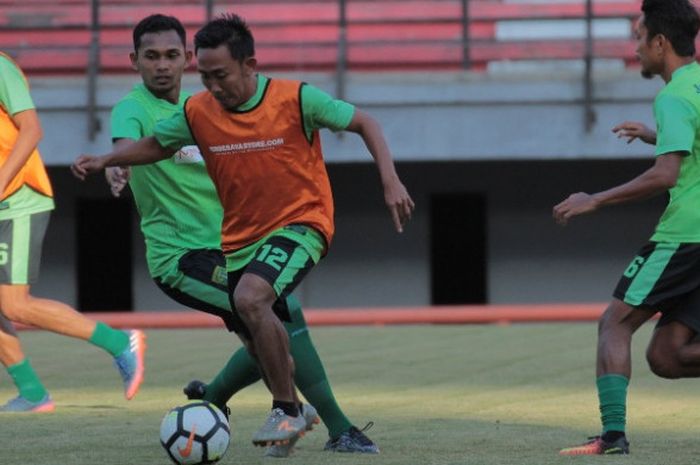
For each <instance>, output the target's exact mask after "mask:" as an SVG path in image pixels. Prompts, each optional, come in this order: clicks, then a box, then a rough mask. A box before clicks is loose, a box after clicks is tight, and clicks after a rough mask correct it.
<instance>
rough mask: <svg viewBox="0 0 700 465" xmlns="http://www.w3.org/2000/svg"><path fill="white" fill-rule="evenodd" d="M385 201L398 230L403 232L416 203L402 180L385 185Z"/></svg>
mask: <svg viewBox="0 0 700 465" xmlns="http://www.w3.org/2000/svg"><path fill="white" fill-rule="evenodd" d="M384 202H386V206H387V208H388V209H389V212H390V213H391V219H392V220H393V221H394V227H395V228H396V231H397V232H399V233H402V232H403V226H404V224H406V223H407V222H408V220H410V219H411V215H412V214H413V210H414V209H415V207H416V204H415V203H413V199H411V196H410V195H408V191H407V190H406V188H405V187H404V185H403V184H402V183H401V181H399V180H398V179H395V180H393V181H391V182H390V183H387V184H385V185H384Z"/></svg>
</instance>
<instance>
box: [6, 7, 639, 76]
mask: <svg viewBox="0 0 700 465" xmlns="http://www.w3.org/2000/svg"><path fill="white" fill-rule="evenodd" d="M639 3H640V2H639V0H595V1H594V4H593V12H594V16H595V18H596V19H595V21H596V22H602V23H601V26H603V27H604V26H605V24H606V22H607V24H608V25H610V24H612V23H614V24H613V29H614V32H613V33H609V32H608V33H605V32H604V31H603V33H600V34H599V33H598V32H597V29H598V28H597V26H598V24H597V23H596V24H594V37H595V38H596V40H595V41H594V56H595V57H597V58H610V59H617V60H621V61H622V62H624V63H625V64H627V65H629V64H631V63H633V62H634V43H633V40H632V37H631V35H632V34H631V31H632V24H633V23H632V20H633V18H634V17H636V16H637V15H638V11H639ZM231 10H232V11H235V12H236V13H238V14H240V15H241V16H243V17H244V18H246V20H247V21H248V22H249V23H250V24H251V26H252V27H253V29H254V32H255V35H256V39H257V49H258V57H259V60H260V62H261V63H262V65H263V68H264V69H265V70H290V71H307V70H309V71H310V70H334V69H336V66H337V63H338V60H339V46H338V43H339V37H340V33H341V28H340V27H339V17H340V14H339V6H338V1H337V0H313V1H309V0H258V1H255V2H253V1H251V0H247V1H241V2H236V4H235V7H233V8H231V7H229V6H227V5H224V4H223V3H222V2H219V3H217V4H216V5H215V8H214V13H215V14H217V13H221V12H225V11H231ZM462 11H463V10H462V2H461V0H431V1H401V0H373V1H369V0H348V1H347V21H348V26H347V28H346V34H347V69H350V70H373V69H375V70H376V69H379V70H389V69H408V70H426V69H462V68H465V67H468V68H470V69H473V70H482V69H485V68H486V67H487V66H488V64H489V63H492V62H496V61H517V60H567V59H569V60H570V59H581V58H582V57H583V56H584V53H585V44H584V40H583V39H584V35H583V30H584V23H583V18H585V2H584V1H583V0H581V1H580V2H575V3H572V2H564V3H562V2H551V3H541V0H540V1H537V0H533V1H532V2H527V1H525V2H517V3H508V2H506V1H495V0H470V1H469V2H468V19H469V28H468V38H469V40H468V41H467V42H466V44H467V49H466V51H467V53H466V54H465V47H464V45H463V44H464V41H463V31H462V24H463V22H462ZM156 12H161V13H165V14H172V15H175V16H177V17H178V18H180V19H181V20H182V21H183V22H184V23H185V25H186V27H187V29H188V33H189V34H190V37H191V36H192V34H193V33H194V32H195V31H196V30H197V29H198V28H199V27H200V26H201V25H202V24H203V22H204V21H205V17H206V9H205V7H204V2H200V1H194V0H167V1H164V0H149V1H144V0H119V1H117V0H102V1H101V3H100V8H99V18H100V34H99V41H100V69H101V71H102V72H103V73H105V72H106V73H124V72H129V71H130V67H129V62H128V59H127V58H126V54H127V53H128V51H129V50H130V43H131V36H130V28H131V27H132V26H133V25H134V24H135V23H136V22H138V20H140V19H141V18H143V17H144V16H146V15H148V14H152V13H156ZM90 22H91V10H90V2H89V1H87V0H25V1H22V2H17V1H14V0H0V49H2V50H4V51H6V52H8V53H10V54H11V55H12V56H14V57H15V58H16V59H17V61H18V62H19V63H20V65H21V66H22V67H23V68H24V69H25V70H26V71H27V72H28V73H29V74H83V73H85V70H86V67H87V65H88V50H89V46H90V39H91V36H92V35H91V30H90V28H91V24H90ZM611 22H612V23H611ZM518 27H520V28H521V29H523V28H524V29H526V30H528V31H530V32H529V33H528V34H525V35H523V34H522V33H521V34H520V35H519V34H518V32H517V28H518ZM552 27H553V28H554V29H553V32H548V31H549V29H552ZM608 29H609V28H608ZM514 30H515V32H513V31H514ZM557 30H558V31H559V32H557ZM532 31H535V33H534V34H532ZM465 56H466V57H468V63H467V62H465Z"/></svg>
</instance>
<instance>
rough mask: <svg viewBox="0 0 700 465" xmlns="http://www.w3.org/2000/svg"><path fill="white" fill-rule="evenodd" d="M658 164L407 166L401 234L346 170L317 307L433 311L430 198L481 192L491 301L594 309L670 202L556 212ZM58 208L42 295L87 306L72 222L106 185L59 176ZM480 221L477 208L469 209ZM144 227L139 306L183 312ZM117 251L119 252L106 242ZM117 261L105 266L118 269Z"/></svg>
mask: <svg viewBox="0 0 700 465" xmlns="http://www.w3.org/2000/svg"><path fill="white" fill-rule="evenodd" d="M649 163H650V162H649V161H643V160H607V161H568V162H443V163H403V164H400V165H399V172H400V175H401V176H402V178H403V179H404V181H405V183H406V185H407V186H408V187H409V189H410V191H411V193H412V195H413V198H414V200H415V201H416V204H417V209H416V215H415V217H414V219H413V221H412V222H411V223H410V224H409V226H408V227H407V228H406V230H405V232H404V234H402V235H398V234H396V233H395V232H394V231H393V227H392V224H391V221H390V219H389V216H388V214H387V212H386V211H385V208H384V206H383V200H382V196H381V190H380V187H379V183H378V179H377V175H376V171H375V168H374V166H373V165H371V164H335V165H331V167H330V175H331V179H332V182H333V187H334V191H335V197H336V205H337V210H336V220H337V234H336V238H335V240H334V243H333V245H332V248H331V251H330V253H329V255H328V256H327V257H326V258H325V259H324V260H322V262H321V264H320V265H319V266H318V267H316V269H315V270H314V271H312V273H311V274H310V275H309V277H308V278H307V279H306V280H305V281H304V282H303V283H302V285H301V287H300V288H299V290H298V295H299V297H300V299H301V300H302V302H303V304H304V305H306V306H310V307H331V306H332V307H338V306H339V307H347V306H368V305H370V306H375V305H379V306H384V305H424V304H429V303H430V296H431V289H430V242H429V238H430V215H429V213H430V212H429V204H430V196H431V195H432V194H437V193H445V192H473V193H482V194H484V195H485V197H486V201H487V208H488V210H487V218H488V221H487V225H486V228H487V233H488V244H487V255H488V264H487V269H488V274H487V279H488V300H489V302H491V303H518V302H522V303H525V302H529V303H538V302H586V301H603V300H607V299H608V298H609V295H610V292H611V291H612V288H613V287H614V285H615V283H616V281H617V279H618V277H619V275H620V273H621V272H622V270H623V269H624V268H625V267H626V265H627V263H628V261H629V260H630V259H631V258H632V256H633V255H634V252H635V251H636V249H637V248H638V247H639V246H641V244H642V243H643V242H644V241H646V240H647V239H648V237H649V236H650V234H651V231H652V230H653V227H654V224H655V222H656V219H657V218H658V215H659V214H660V212H661V210H662V208H663V203H664V200H663V199H662V198H658V199H655V200H650V201H646V202H641V203H638V204H633V205H628V206H624V207H614V208H609V209H608V210H604V211H601V212H598V213H596V214H595V215H591V216H588V217H581V218H579V219H577V220H575V221H573V222H572V223H571V224H570V225H569V226H567V227H565V228H562V227H559V226H557V225H555V224H554V222H553V221H552V219H551V208H552V206H553V205H554V204H555V203H557V202H559V201H560V200H562V199H563V198H564V196H565V195H567V194H568V193H569V192H572V191H577V190H597V189H602V188H604V187H606V186H609V185H612V184H616V183H619V182H622V181H624V180H627V179H629V178H631V177H632V176H634V175H635V174H638V173H639V172H641V171H642V170H643V169H645V168H646V167H647V166H649ZM51 171H52V172H51V174H52V177H53V179H54V182H55V184H56V191H57V194H56V196H57V203H58V209H57V211H56V214H55V215H54V218H53V220H52V223H51V226H50V229H49V234H48V237H47V241H46V244H45V250H44V257H45V260H44V266H43V269H42V276H41V281H40V283H39V284H38V285H37V286H36V288H35V289H36V291H37V293H39V294H40V295H46V296H53V297H56V298H59V299H61V300H65V301H67V302H70V303H75V300H76V281H75V274H74V270H75V254H76V250H77V247H80V239H79V238H77V237H76V233H75V225H74V220H73V215H74V205H73V204H74V202H75V200H76V199H77V198H78V197H80V196H86V195H97V196H100V195H107V192H106V191H107V190H106V187H104V186H103V185H102V179H94V180H92V181H89V182H88V183H87V184H81V183H79V182H78V181H75V180H74V179H72V177H71V176H70V174H69V173H68V172H67V169H65V168H54V169H52V170H51ZM464 214H469V212H464ZM133 224H134V232H133V234H134V241H133V242H134V244H135V247H134V250H133V260H134V265H135V267H134V274H133V276H132V279H133V283H134V289H135V296H134V300H135V308H136V309H139V310H154V309H173V308H180V307H179V306H178V305H176V304H175V303H173V302H172V301H170V300H169V299H168V298H167V297H165V296H164V295H163V294H161V292H160V291H159V290H158V289H157V288H156V287H155V286H154V285H153V284H152V282H151V280H150V278H149V277H148V275H147V271H146V268H145V262H144V259H143V257H144V251H143V244H142V238H141V236H140V232H138V228H137V226H136V220H135V219H134V221H133ZM106 246H109V247H112V248H113V249H114V250H113V251H114V253H115V254H119V253H123V252H121V251H120V249H119V244H106ZM108 266H109V264H105V267H108Z"/></svg>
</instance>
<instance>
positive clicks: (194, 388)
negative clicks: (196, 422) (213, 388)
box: [182, 379, 207, 400]
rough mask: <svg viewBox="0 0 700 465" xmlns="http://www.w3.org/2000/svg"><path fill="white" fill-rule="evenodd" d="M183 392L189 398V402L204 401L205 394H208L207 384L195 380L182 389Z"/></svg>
mask: <svg viewBox="0 0 700 465" xmlns="http://www.w3.org/2000/svg"><path fill="white" fill-rule="evenodd" d="M182 392H183V393H184V394H185V395H186V396H187V399H188V400H199V399H204V394H206V392H207V384H206V383H204V382H203V381H200V380H198V379H193V380H192V381H190V382H189V384H188V385H187V386H185V387H184V388H183V389H182Z"/></svg>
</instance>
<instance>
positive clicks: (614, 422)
mask: <svg viewBox="0 0 700 465" xmlns="http://www.w3.org/2000/svg"><path fill="white" fill-rule="evenodd" d="M629 382H630V381H629V379H628V378H627V377H626V376H623V375H614V374H609V375H603V376H601V377H600V378H598V379H597V380H596V386H598V399H599V401H600V419H601V421H602V422H603V433H607V432H608V431H621V432H624V431H625V422H626V411H627V386H628V385H629Z"/></svg>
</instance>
